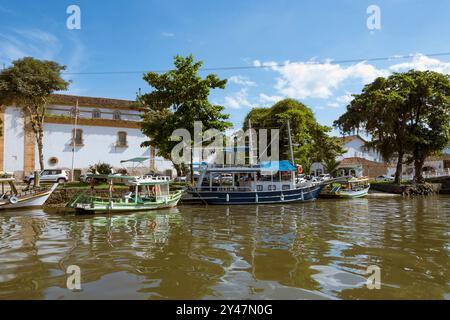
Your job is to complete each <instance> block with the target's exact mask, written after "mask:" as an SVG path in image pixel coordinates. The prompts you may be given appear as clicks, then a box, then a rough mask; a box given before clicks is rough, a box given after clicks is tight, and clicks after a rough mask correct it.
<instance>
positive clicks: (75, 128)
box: [70, 99, 78, 182]
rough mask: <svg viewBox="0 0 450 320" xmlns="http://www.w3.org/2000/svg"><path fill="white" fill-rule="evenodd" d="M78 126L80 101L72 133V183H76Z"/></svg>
mask: <svg viewBox="0 0 450 320" xmlns="http://www.w3.org/2000/svg"><path fill="white" fill-rule="evenodd" d="M77 125H78V99H77V104H76V106H75V123H74V128H73V133H72V171H71V177H70V181H72V182H74V180H75V178H74V165H75V145H76V144H75V143H76V137H77Z"/></svg>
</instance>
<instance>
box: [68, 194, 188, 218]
mask: <svg viewBox="0 0 450 320" xmlns="http://www.w3.org/2000/svg"><path fill="white" fill-rule="evenodd" d="M180 198H181V192H180V193H179V194H177V195H176V196H174V197H172V198H171V199H170V200H168V201H167V202H146V203H133V202H129V203H108V202H98V201H94V202H92V203H76V204H73V205H70V206H69V207H70V208H73V209H75V211H76V212H77V213H80V214H95V213H104V212H136V211H149V210H157V209H167V208H173V207H176V206H177V204H178V202H179V201H180Z"/></svg>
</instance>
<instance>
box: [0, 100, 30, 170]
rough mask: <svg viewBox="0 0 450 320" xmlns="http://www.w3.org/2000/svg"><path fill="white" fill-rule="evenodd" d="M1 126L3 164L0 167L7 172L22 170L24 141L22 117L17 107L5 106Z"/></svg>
mask: <svg viewBox="0 0 450 320" xmlns="http://www.w3.org/2000/svg"><path fill="white" fill-rule="evenodd" d="M3 126H4V141H5V149H4V159H5V166H4V168H1V169H3V170H5V171H8V172H14V171H23V165H24V149H25V146H24V143H25V141H24V126H23V117H22V112H21V111H20V109H19V108H13V107H8V108H6V110H5V123H3Z"/></svg>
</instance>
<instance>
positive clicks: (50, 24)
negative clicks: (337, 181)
mask: <svg viewBox="0 0 450 320" xmlns="http://www.w3.org/2000/svg"><path fill="white" fill-rule="evenodd" d="M72 4H75V5H78V6H79V7H80V9H81V29H80V30H68V29H67V27H66V20H67V18H68V17H69V15H68V14H67V13H66V9H67V7H68V6H69V5H72ZM369 5H377V6H378V7H379V8H380V13H381V29H380V30H369V28H368V27H367V23H366V21H367V19H368V17H369V15H370V14H368V13H367V8H368V6H369ZM449 31H450V1H446V0H435V1H419V0H416V1H414V0H408V1H407V0H389V1H377V0H373V1H364V0H359V1H354V0H341V1H332V0H330V1H320V0H319V1H260V0H259V1H253V0H251V1H148V0H146V1H144V0H129V1H122V0H117V1H92V0H90V1H63V0H59V1H50V0H47V1H45V0H41V1H25V0H15V1H2V2H1V3H0V63H2V64H3V63H4V64H5V65H6V66H8V65H9V64H10V62H11V61H12V60H14V59H17V58H20V57H22V56H26V55H31V56H34V57H36V58H41V59H53V60H56V61H58V62H59V63H61V64H64V65H67V66H68V71H69V72H73V73H83V72H102V71H144V70H165V69H169V68H171V66H172V62H173V57H174V56H175V55H176V54H180V55H187V54H189V53H192V54H193V55H194V56H195V58H196V59H199V60H203V61H204V62H205V64H204V66H205V67H206V68H209V67H229V66H254V65H266V66H268V67H267V68H259V69H249V70H228V71H217V72H216V73H218V75H219V76H220V77H222V78H228V79H230V81H229V84H228V85H227V88H226V89H225V90H219V91H215V92H213V94H212V96H211V100H212V101H213V102H214V103H218V104H222V105H224V106H226V111H227V112H228V113H230V114H231V119H232V121H233V123H234V124H235V125H236V126H237V127H238V126H240V125H241V124H242V120H243V118H244V117H245V114H246V113H247V112H248V111H249V110H250V109H251V108H252V107H261V106H270V105H272V104H273V103H274V102H276V101H278V100H279V99H282V98H285V97H291V98H295V99H298V100H300V101H302V102H303V103H305V104H306V105H308V106H309V107H310V108H311V109H312V110H313V111H314V112H315V114H316V117H317V119H318V120H319V122H320V123H322V124H326V125H331V124H332V122H333V120H334V119H336V118H337V117H338V116H339V115H340V114H342V113H343V112H344V111H345V106H346V104H347V103H348V101H349V96H350V94H352V93H358V92H360V90H361V89H362V87H363V85H364V84H365V83H368V82H370V81H371V80H373V79H374V77H376V76H379V75H388V74H389V73H391V72H394V71H407V70H408V69H411V68H417V69H431V70H436V71H440V72H445V73H450V56H439V57H428V56H425V55H424V54H428V53H440V52H450V32H449ZM409 54H413V55H414V57H412V58H409V59H392V60H389V61H381V62H360V63H356V62H355V63H341V64H333V63H332V62H330V61H333V60H335V61H336V60H337V61H339V60H347V59H359V58H363V59H365V58H374V57H392V56H396V55H409ZM312 61H314V62H315V63H314V64H313V63H311V62H312ZM318 62H320V63H318ZM273 63H282V64H285V66H282V67H274V66H273ZM204 74H205V73H204ZM66 78H68V79H71V80H72V81H73V83H72V85H71V87H70V90H69V92H68V93H71V94H79V95H85V96H101V97H110V98H123V99H134V98H135V95H136V92H137V91H138V89H139V88H142V91H143V92H147V91H149V90H150V88H149V86H148V85H147V84H146V83H145V82H144V81H143V80H142V75H141V74H140V73H131V74H112V75H111V74H110V75H104V74H102V75H92V74H90V75H87V74H85V75H82V74H80V75H67V76H66Z"/></svg>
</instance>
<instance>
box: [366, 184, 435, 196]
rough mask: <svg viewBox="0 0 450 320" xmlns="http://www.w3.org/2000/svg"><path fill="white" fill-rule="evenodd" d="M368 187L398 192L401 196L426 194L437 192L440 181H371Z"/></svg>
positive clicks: (386, 191) (375, 189)
mask: <svg viewBox="0 0 450 320" xmlns="http://www.w3.org/2000/svg"><path fill="white" fill-rule="evenodd" d="M370 189H371V190H374V191H378V192H384V193H388V194H398V195H403V196H407V197H408V196H426V195H431V194H438V193H439V192H440V191H441V189H442V184H440V183H408V184H394V183H371V185H370Z"/></svg>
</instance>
